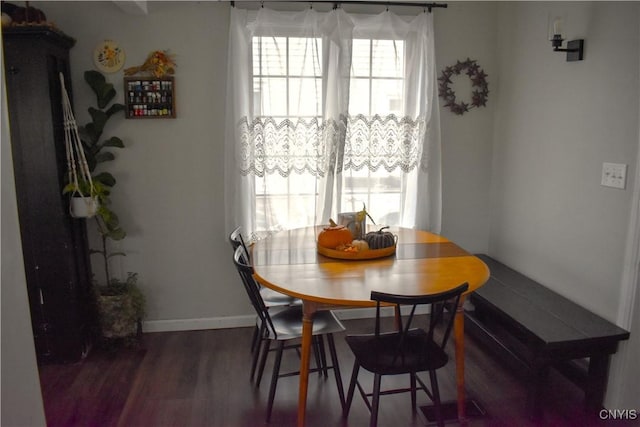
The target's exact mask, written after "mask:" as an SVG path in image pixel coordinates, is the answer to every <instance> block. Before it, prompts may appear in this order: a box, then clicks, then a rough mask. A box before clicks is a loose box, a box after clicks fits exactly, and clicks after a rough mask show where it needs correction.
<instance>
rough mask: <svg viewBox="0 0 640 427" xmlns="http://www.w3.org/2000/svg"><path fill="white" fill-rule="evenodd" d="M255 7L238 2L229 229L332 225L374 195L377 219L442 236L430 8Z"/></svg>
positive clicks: (233, 29)
mask: <svg viewBox="0 0 640 427" xmlns="http://www.w3.org/2000/svg"><path fill="white" fill-rule="evenodd" d="M250 14H251V12H248V11H246V10H241V9H236V8H232V9H231V25H230V33H229V53H228V55H229V58H228V64H229V66H228V67H229V68H228V70H229V71H228V85H227V87H228V91H227V104H228V108H227V122H226V145H225V156H226V162H225V167H226V171H225V179H226V182H225V191H226V192H225V206H226V212H227V215H226V217H227V229H228V230H231V229H233V228H234V227H235V226H237V225H241V226H242V227H243V229H244V230H245V232H247V233H256V232H262V231H269V230H278V229H282V228H293V227H298V226H304V225H312V224H319V223H327V222H328V219H329V218H330V217H333V218H336V216H337V213H338V212H342V211H351V210H359V209H361V207H362V203H367V209H368V210H369V211H370V212H371V213H372V215H373V216H374V219H376V220H377V221H378V222H384V223H385V224H389V225H402V226H407V227H419V228H424V229H429V230H432V231H435V232H439V231H440V210H441V190H440V130H439V117H438V108H437V102H438V101H437V93H436V89H435V88H436V75H435V62H434V61H435V58H434V42H433V23H432V16H431V14H426V13H421V14H420V15H418V16H416V17H414V18H411V19H403V18H400V17H398V16H396V15H394V14H393V13H391V12H388V11H387V12H383V13H382V14H380V15H375V16H357V15H348V14H347V13H346V12H344V11H343V10H342V9H335V10H333V11H331V12H328V13H320V12H316V11H315V10H313V9H307V10H305V11H303V12H276V11H272V10H269V9H267V8H261V9H260V10H259V11H258V12H257V15H256V16H254V17H251V18H250ZM350 94H351V96H350ZM376 216H377V217H376Z"/></svg>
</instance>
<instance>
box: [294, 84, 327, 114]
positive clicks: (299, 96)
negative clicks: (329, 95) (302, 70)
mask: <svg viewBox="0 0 640 427" xmlns="http://www.w3.org/2000/svg"><path fill="white" fill-rule="evenodd" d="M289 85H290V92H289V114H290V115H292V116H306V117H309V116H320V115H321V114H322V105H321V103H322V79H315V78H303V79H297V78H292V79H289Z"/></svg>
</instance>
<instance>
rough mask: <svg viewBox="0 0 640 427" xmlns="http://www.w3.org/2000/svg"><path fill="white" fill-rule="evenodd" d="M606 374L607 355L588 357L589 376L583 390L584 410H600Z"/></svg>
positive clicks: (607, 365) (607, 370)
mask: <svg viewBox="0 0 640 427" xmlns="http://www.w3.org/2000/svg"><path fill="white" fill-rule="evenodd" d="M608 373H609V355H608V354H603V355H592V356H591V357H589V374H588V377H587V383H586V387H585V390H584V395H585V399H584V400H585V402H584V403H585V410H587V411H599V410H600V409H602V402H603V400H604V392H605V388H606V386H607V375H608Z"/></svg>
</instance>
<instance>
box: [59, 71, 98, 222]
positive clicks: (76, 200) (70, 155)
mask: <svg viewBox="0 0 640 427" xmlns="http://www.w3.org/2000/svg"><path fill="white" fill-rule="evenodd" d="M60 86H61V88H62V112H63V123H64V139H65V148H66V152H67V175H68V180H69V184H73V192H72V193H71V198H70V202H69V213H70V214H71V216H72V217H74V218H90V217H92V216H94V215H95V214H96V210H97V208H98V200H97V197H96V196H95V194H94V193H95V192H94V186H93V180H92V179H91V171H90V170H89V165H88V164H87V159H86V157H85V156H84V150H83V149H82V141H81V140H80V135H79V134H78V126H77V125H76V119H75V117H74V116H73V111H72V110H71V102H70V101H69V95H68V94H67V89H66V87H65V85H64V76H63V75H62V73H60ZM81 182H84V183H87V186H88V189H89V191H88V194H84V193H83V191H82V188H81V185H80V183H81ZM85 191H86V190H85Z"/></svg>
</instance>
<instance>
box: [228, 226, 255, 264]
mask: <svg viewBox="0 0 640 427" xmlns="http://www.w3.org/2000/svg"><path fill="white" fill-rule="evenodd" d="M229 243H231V247H232V248H233V250H234V251H235V250H236V249H237V248H238V246H242V247H244V251H245V253H246V255H247V259H248V261H249V263H251V253H250V252H249V248H248V247H247V245H246V243H245V242H244V238H243V237H242V228H241V227H240V226H238V227H236V228H235V229H234V230H233V231H232V232H231V233H230V234H229Z"/></svg>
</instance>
